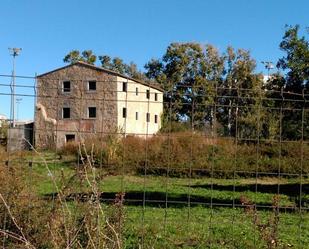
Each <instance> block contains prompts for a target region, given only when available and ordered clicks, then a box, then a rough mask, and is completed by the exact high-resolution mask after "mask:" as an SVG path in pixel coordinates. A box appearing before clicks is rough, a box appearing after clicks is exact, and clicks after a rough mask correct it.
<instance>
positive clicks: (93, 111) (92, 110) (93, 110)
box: [88, 107, 97, 118]
mask: <svg viewBox="0 0 309 249" xmlns="http://www.w3.org/2000/svg"><path fill="white" fill-rule="evenodd" d="M96 117H97V108H96V107H88V118H96Z"/></svg>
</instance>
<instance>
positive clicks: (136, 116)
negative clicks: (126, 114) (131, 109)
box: [135, 112, 138, 120]
mask: <svg viewBox="0 0 309 249" xmlns="http://www.w3.org/2000/svg"><path fill="white" fill-rule="evenodd" d="M135 120H138V112H136V113H135Z"/></svg>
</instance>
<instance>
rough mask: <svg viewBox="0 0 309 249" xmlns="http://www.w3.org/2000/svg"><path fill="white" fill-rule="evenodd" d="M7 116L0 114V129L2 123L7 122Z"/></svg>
mask: <svg viewBox="0 0 309 249" xmlns="http://www.w3.org/2000/svg"><path fill="white" fill-rule="evenodd" d="M7 119H8V118H7V116H5V115H3V114H0V127H2V125H3V123H4V122H7Z"/></svg>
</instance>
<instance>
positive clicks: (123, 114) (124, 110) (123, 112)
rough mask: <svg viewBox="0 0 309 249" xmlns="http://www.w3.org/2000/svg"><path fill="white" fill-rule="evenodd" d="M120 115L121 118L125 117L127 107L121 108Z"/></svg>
mask: <svg viewBox="0 0 309 249" xmlns="http://www.w3.org/2000/svg"><path fill="white" fill-rule="evenodd" d="M122 117H123V118H126V117H127V108H122Z"/></svg>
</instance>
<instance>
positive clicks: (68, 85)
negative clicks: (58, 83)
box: [62, 81, 71, 93]
mask: <svg viewBox="0 0 309 249" xmlns="http://www.w3.org/2000/svg"><path fill="white" fill-rule="evenodd" d="M62 91H63V92H64V93H69V92H71V82H70V81H63V82H62Z"/></svg>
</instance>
